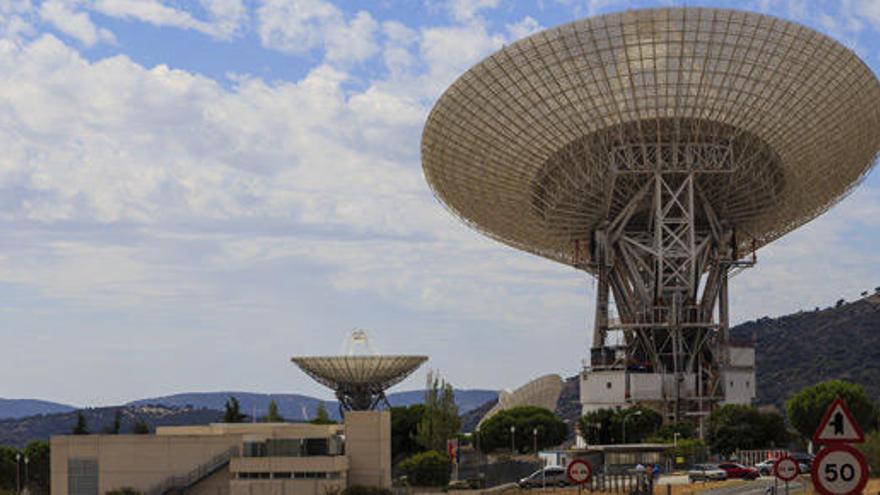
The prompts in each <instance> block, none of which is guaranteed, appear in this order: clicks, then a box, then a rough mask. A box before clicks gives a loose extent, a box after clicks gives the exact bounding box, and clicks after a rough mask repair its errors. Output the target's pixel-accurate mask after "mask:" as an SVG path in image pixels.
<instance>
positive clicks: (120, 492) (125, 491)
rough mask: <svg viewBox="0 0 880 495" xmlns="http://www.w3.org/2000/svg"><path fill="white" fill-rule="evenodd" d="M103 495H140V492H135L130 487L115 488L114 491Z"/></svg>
mask: <svg viewBox="0 0 880 495" xmlns="http://www.w3.org/2000/svg"><path fill="white" fill-rule="evenodd" d="M105 495H142V494H141V492H139V491H137V490H135V489H134V488H132V487H130V486H123V487H122V488H117V489H115V490H110V491H108V492H107V493H106V494H105Z"/></svg>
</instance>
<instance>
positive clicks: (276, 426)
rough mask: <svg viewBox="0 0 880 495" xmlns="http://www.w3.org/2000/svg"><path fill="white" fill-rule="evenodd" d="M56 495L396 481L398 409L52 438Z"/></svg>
mask: <svg viewBox="0 0 880 495" xmlns="http://www.w3.org/2000/svg"><path fill="white" fill-rule="evenodd" d="M51 452H52V454H51V455H52V460H51V477H52V494H53V495H98V494H104V493H107V492H109V491H113V490H119V489H122V488H132V489H134V490H136V491H138V492H141V493H144V494H147V495H151V494H156V495H158V494H165V493H182V492H183V491H186V492H187V493H190V494H194V495H263V494H265V495H269V494H271V495H287V494H294V493H295V494H297V495H300V494H303V495H310V494H316V495H317V494H324V493H328V492H330V491H333V490H336V489H343V488H345V487H347V486H352V485H368V486H379V487H390V486H391V414H390V413H389V412H388V411H349V412H347V413H346V415H345V420H344V423H343V424H332V425H314V424H306V423H215V424H211V425H206V426H179V427H160V428H158V429H157V431H156V434H155V435H66V436H57V437H52V439H51Z"/></svg>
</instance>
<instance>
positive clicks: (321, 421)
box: [309, 402, 336, 425]
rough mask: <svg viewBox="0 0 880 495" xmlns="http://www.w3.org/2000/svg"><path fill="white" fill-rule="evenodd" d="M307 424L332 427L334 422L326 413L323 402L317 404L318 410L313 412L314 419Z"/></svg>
mask: <svg viewBox="0 0 880 495" xmlns="http://www.w3.org/2000/svg"><path fill="white" fill-rule="evenodd" d="M309 423H312V424H313V425H334V424H336V421H333V419H332V418H331V417H330V413H329V412H327V406H325V405H324V403H323V402H321V403H319V404H318V409H317V410H316V411H315V417H314V419H312V420H311V421H309Z"/></svg>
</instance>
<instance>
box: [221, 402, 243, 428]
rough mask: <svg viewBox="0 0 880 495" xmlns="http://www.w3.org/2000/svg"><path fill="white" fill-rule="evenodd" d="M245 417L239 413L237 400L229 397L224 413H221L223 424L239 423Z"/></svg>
mask: <svg viewBox="0 0 880 495" xmlns="http://www.w3.org/2000/svg"><path fill="white" fill-rule="evenodd" d="M246 417H247V416H245V415H244V414H242V413H241V406H240V405H239V403H238V399H236V398H235V397H230V398H229V399H227V400H226V411H225V412H224V413H223V422H224V423H241V422H242V420H244V418H246Z"/></svg>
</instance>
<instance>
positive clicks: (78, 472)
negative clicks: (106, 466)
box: [67, 459, 98, 495]
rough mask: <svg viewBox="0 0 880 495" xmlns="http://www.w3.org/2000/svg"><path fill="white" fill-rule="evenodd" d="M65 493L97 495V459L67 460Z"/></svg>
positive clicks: (71, 494)
mask: <svg viewBox="0 0 880 495" xmlns="http://www.w3.org/2000/svg"><path fill="white" fill-rule="evenodd" d="M67 493H69V494H70V495H98V461H97V459H68V460H67Z"/></svg>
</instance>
